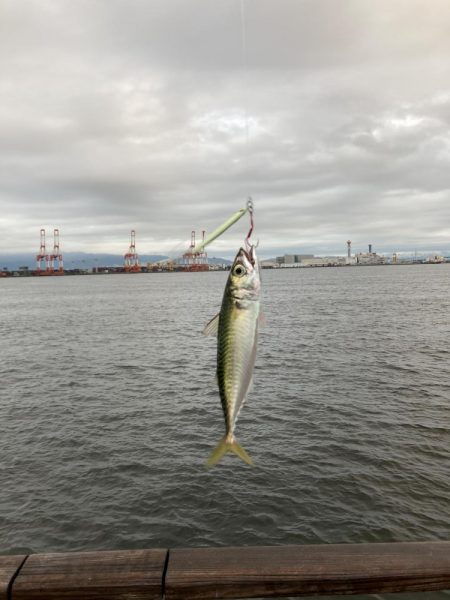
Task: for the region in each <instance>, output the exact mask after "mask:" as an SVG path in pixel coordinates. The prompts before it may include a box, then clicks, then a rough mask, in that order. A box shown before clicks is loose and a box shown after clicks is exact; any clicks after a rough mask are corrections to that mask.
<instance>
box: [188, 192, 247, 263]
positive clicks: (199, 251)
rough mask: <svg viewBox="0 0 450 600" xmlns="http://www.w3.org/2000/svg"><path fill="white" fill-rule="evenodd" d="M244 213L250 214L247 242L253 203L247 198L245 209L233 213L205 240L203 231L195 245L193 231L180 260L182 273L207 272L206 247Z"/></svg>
mask: <svg viewBox="0 0 450 600" xmlns="http://www.w3.org/2000/svg"><path fill="white" fill-rule="evenodd" d="M246 213H249V214H250V218H251V227H250V231H249V234H248V236H247V240H248V238H249V237H250V235H251V232H252V230H253V202H252V199H251V198H249V199H248V202H247V206H246V207H245V208H241V209H240V210H238V211H237V212H235V213H234V214H233V215H231V217H230V218H229V219H227V220H226V221H225V222H224V223H222V224H221V225H219V227H217V228H216V229H214V231H213V232H212V233H210V234H209V235H208V236H207V237H206V238H205V231H203V236H202V241H201V242H199V243H198V244H196V243H195V231H192V233H191V245H190V247H189V248H188V250H187V251H186V252H185V253H184V254H183V259H182V270H183V271H207V270H208V257H207V254H206V252H205V248H206V246H208V244H211V242H213V241H214V240H216V239H217V238H218V237H220V236H221V235H222V234H223V233H225V231H227V229H229V228H230V227H231V226H232V225H234V224H235V223H237V221H239V219H241V218H242V217H243V216H244V215H245V214H246Z"/></svg>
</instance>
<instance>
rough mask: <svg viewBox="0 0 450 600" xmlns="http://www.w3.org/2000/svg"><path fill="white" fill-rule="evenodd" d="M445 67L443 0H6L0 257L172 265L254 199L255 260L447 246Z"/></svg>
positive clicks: (449, 177) (447, 32) (236, 230)
mask: <svg viewBox="0 0 450 600" xmlns="http://www.w3.org/2000/svg"><path fill="white" fill-rule="evenodd" d="M243 14H244V18H242V15H243ZM243 24H244V27H243V26H242V25H243ZM449 67H450V4H449V1H448V0H0V73H1V76H0V173H1V177H0V252H1V253H6V252H20V251H27V252H28V251H37V250H38V247H39V229H40V228H41V227H45V228H46V229H47V235H48V236H49V234H50V232H52V231H53V228H55V227H59V228H60V231H61V248H62V250H63V251H64V250H66V251H86V252H114V253H123V252H125V251H126V250H127V247H128V245H129V235H130V230H131V229H132V228H134V229H136V245H137V250H138V252H139V253H141V254H146V253H174V252H175V253H176V252H177V251H178V249H180V251H182V249H183V247H184V246H185V245H186V243H187V240H188V239H189V237H190V231H191V229H196V230H197V231H198V232H199V234H200V232H201V230H203V229H206V230H207V231H211V230H212V229H214V228H215V227H217V226H218V225H219V224H220V223H221V222H222V221H224V220H225V219H227V218H228V217H229V216H230V215H231V214H232V213H233V212H235V211H236V210H238V209H239V208H241V207H243V206H245V202H246V198H247V196H249V195H251V196H252V197H253V199H254V202H255V207H256V210H255V221H256V228H255V238H259V239H260V255H261V256H266V257H268V256H272V255H273V254H277V253H282V252H284V251H286V252H293V251H296V252H315V253H316V254H326V253H331V254H334V253H342V254H344V253H346V240H347V239H351V240H352V241H353V248H354V250H356V251H358V250H365V249H366V248H367V244H368V243H372V244H373V247H374V249H375V250H379V251H386V252H387V251H389V252H390V251H396V250H397V251H398V250H406V249H410V250H414V249H430V250H431V249H432V250H441V251H448V250H449V249H450V199H449V188H450V68H449ZM247 228H248V221H247V219H246V220H245V222H244V220H242V221H241V222H240V223H238V224H237V225H236V226H234V227H233V228H232V229H230V230H229V231H228V232H227V233H226V234H225V235H224V236H223V237H222V238H221V239H220V241H219V240H218V241H217V242H215V243H214V244H213V245H212V246H211V248H210V254H211V255H216V256H229V255H231V254H234V253H235V252H236V251H237V249H238V247H239V245H240V244H241V243H242V241H243V238H244V235H245V231H246V229H247ZM49 237H50V236H49Z"/></svg>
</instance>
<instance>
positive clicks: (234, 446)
mask: <svg viewBox="0 0 450 600" xmlns="http://www.w3.org/2000/svg"><path fill="white" fill-rule="evenodd" d="M227 452H233V453H234V454H236V455H237V456H239V458H241V459H242V460H243V461H244V462H246V463H247V464H248V465H252V466H253V461H252V459H251V458H250V456H249V454H248V453H247V452H246V451H245V450H244V448H242V446H240V445H239V444H238V443H237V441H236V439H235V438H233V441H229V440H228V437H227V436H225V437H224V438H222V439H221V440H220V442H219V444H218V445H217V446H216V448H215V449H214V450H213V452H212V454H211V456H210V457H209V458H208V460H207V461H206V466H207V467H213V466H214V465H216V464H217V463H218V462H219V460H220V459H221V458H222V456H223V455H224V454H226V453H227Z"/></svg>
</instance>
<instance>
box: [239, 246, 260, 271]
mask: <svg viewBox="0 0 450 600" xmlns="http://www.w3.org/2000/svg"><path fill="white" fill-rule="evenodd" d="M237 258H242V259H243V262H244V263H245V262H247V263H249V264H250V265H251V266H252V267H254V266H255V264H256V252H255V246H253V245H252V246H251V247H250V249H249V250H246V249H245V248H241V249H240V250H239V252H238V255H237Z"/></svg>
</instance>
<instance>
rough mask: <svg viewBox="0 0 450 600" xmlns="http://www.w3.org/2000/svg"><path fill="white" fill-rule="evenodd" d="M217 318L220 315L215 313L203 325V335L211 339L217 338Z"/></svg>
mask: <svg viewBox="0 0 450 600" xmlns="http://www.w3.org/2000/svg"><path fill="white" fill-rule="evenodd" d="M219 316H220V313H217V315H216V316H215V317H213V318H212V319H211V321H209V323H207V324H206V325H205V328H204V330H203V331H202V333H203V335H211V336H212V337H217V335H218V333H219Z"/></svg>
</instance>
